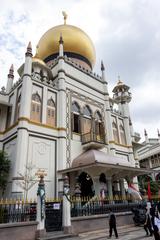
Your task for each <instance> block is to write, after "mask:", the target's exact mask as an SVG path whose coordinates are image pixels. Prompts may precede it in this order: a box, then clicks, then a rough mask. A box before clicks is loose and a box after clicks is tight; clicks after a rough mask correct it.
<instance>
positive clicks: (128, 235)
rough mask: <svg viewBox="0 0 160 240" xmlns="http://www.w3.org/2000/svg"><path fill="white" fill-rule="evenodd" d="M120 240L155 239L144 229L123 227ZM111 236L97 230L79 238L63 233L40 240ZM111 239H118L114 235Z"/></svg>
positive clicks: (93, 239)
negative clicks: (147, 234)
mask: <svg viewBox="0 0 160 240" xmlns="http://www.w3.org/2000/svg"><path fill="white" fill-rule="evenodd" d="M117 231H118V235H119V238H118V239H119V240H143V239H144V240H145V239H146V240H154V237H148V236H147V237H146V233H145V230H144V228H143V227H135V226H129V227H128V226H122V227H118V228H117ZM108 236H109V232H108V229H103V230H97V231H92V232H85V233H80V234H79V235H78V236H77V235H76V236H75V235H73V234H64V233H63V232H52V233H48V234H47V236H46V237H44V238H39V239H40V240H59V239H63V240H107V239H108ZM111 239H116V237H115V236H114V234H113V235H112V238H111Z"/></svg>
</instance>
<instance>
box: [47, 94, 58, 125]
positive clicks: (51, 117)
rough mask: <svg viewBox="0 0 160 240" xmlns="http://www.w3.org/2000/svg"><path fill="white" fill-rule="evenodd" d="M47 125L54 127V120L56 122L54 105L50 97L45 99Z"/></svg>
mask: <svg viewBox="0 0 160 240" xmlns="http://www.w3.org/2000/svg"><path fill="white" fill-rule="evenodd" d="M46 114H47V118H46V119H47V125H49V126H52V127H55V122H56V105H55V102H54V100H53V98H52V97H51V98H50V99H48V101H47V113H46Z"/></svg>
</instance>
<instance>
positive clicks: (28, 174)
mask: <svg viewBox="0 0 160 240" xmlns="http://www.w3.org/2000/svg"><path fill="white" fill-rule="evenodd" d="M34 168H35V166H34V165H33V164H32V163H27V164H26V165H25V173H24V174H22V173H20V172H18V175H19V180H18V181H16V184H17V185H18V186H20V187H21V188H22V189H23V190H24V199H25V200H27V197H28V191H29V190H30V189H31V188H32V187H33V186H34V185H35V184H36V183H37V181H38V180H37V179H36V176H35V174H34V175H33V169H34Z"/></svg>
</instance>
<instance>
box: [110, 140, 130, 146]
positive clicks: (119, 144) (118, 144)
mask: <svg viewBox="0 0 160 240" xmlns="http://www.w3.org/2000/svg"><path fill="white" fill-rule="evenodd" d="M109 143H113V144H115V145H117V146H121V147H125V148H132V147H133V146H132V145H125V144H121V143H117V142H115V141H109Z"/></svg>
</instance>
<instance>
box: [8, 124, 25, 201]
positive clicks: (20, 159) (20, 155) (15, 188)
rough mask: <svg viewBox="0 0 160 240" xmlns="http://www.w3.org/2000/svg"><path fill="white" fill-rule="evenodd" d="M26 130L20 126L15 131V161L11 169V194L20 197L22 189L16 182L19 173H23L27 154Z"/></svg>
mask: <svg viewBox="0 0 160 240" xmlns="http://www.w3.org/2000/svg"><path fill="white" fill-rule="evenodd" d="M28 138H29V135H28V131H27V129H24V128H20V129H18V133H17V146H16V162H15V165H14V169H13V178H14V179H15V180H13V183H12V195H13V196H14V197H22V195H23V192H24V190H23V189H22V188H21V187H20V186H19V185H18V184H16V182H17V181H19V180H18V178H19V177H20V175H19V173H20V174H22V175H24V173H25V165H26V164H27V156H28Z"/></svg>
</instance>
